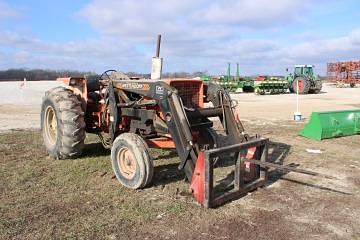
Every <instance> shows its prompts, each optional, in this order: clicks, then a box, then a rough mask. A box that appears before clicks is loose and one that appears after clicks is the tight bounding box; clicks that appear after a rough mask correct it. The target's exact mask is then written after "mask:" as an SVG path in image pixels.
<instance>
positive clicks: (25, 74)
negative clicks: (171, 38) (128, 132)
mask: <svg viewBox="0 0 360 240" xmlns="http://www.w3.org/2000/svg"><path fill="white" fill-rule="evenodd" d="M125 74H126V75H128V76H129V77H138V78H150V74H148V73H137V72H126V73H125ZM203 74H206V72H205V71H204V72H202V71H198V72H193V73H188V72H173V73H163V74H162V77H163V78H193V77H200V76H202V75H203ZM100 75H101V74H98V73H95V72H85V71H71V70H44V69H8V70H3V71H0V81H22V80H23V79H24V78H26V80H27V81H41V80H55V79H56V78H59V77H71V76H72V77H75V76H85V77H86V76H91V77H92V78H94V77H97V76H99V77H100Z"/></svg>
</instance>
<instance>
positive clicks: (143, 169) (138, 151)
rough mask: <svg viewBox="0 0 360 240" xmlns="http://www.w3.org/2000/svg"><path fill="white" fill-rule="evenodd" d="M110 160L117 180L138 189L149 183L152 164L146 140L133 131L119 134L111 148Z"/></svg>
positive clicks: (152, 168) (152, 169)
mask: <svg viewBox="0 0 360 240" xmlns="http://www.w3.org/2000/svg"><path fill="white" fill-rule="evenodd" d="M111 162H112V167H113V170H114V173H115V175H116V178H117V179H118V181H119V182H120V183H121V184H122V185H124V186H125V187H127V188H131V189H140V188H144V187H146V186H148V185H149V184H150V183H151V180H152V177H153V173H154V165H153V160H152V158H151V156H150V153H149V148H148V146H147V144H146V142H145V141H144V140H143V139H142V138H141V137H140V136H139V135H137V134H135V133H123V134H120V135H119V136H118V137H117V138H116V139H115V141H114V142H113V146H112V148H111Z"/></svg>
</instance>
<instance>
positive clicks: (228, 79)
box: [219, 63, 254, 92]
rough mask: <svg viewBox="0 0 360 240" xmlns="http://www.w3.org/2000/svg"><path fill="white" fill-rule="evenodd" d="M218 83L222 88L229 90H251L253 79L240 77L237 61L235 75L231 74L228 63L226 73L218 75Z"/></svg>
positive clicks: (252, 88) (252, 89)
mask: <svg viewBox="0 0 360 240" xmlns="http://www.w3.org/2000/svg"><path fill="white" fill-rule="evenodd" d="M219 83H220V86H221V87H222V88H224V89H225V90H227V91H229V92H253V91H254V80H253V79H251V78H248V77H240V73H239V63H236V75H235V77H232V76H231V73H230V63H228V65H227V70H226V75H224V76H220V78H219Z"/></svg>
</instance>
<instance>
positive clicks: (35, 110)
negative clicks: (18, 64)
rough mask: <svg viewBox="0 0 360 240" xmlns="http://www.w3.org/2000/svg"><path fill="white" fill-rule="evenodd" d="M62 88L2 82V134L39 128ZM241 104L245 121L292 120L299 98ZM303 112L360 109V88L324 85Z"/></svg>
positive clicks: (249, 98) (244, 99)
mask: <svg viewBox="0 0 360 240" xmlns="http://www.w3.org/2000/svg"><path fill="white" fill-rule="evenodd" d="M59 85H62V83H61V82H57V81H41V82H27V83H26V85H25V86H24V87H21V82H0V86H1V89H2V92H3V94H2V96H1V98H0V132H4V131H9V130H14V129H38V128H39V125H40V123H39V114H40V105H41V99H42V96H43V95H44V92H45V91H46V90H48V89H51V88H53V87H56V86H59ZM232 97H233V98H234V99H236V100H238V101H239V106H240V109H241V115H242V116H241V117H242V119H243V120H251V121H262V120H265V122H267V121H268V122H272V121H278V120H280V121H281V120H291V118H292V117H293V114H294V112H295V111H296V95H295V94H282V95H263V96H256V95H254V94H253V93H239V94H232ZM299 102H300V104H299V106H300V112H301V113H302V114H303V116H304V118H307V117H309V116H310V114H311V112H313V111H330V110H342V109H353V108H360V88H336V87H334V86H331V85H329V84H324V87H323V91H322V92H321V93H320V94H316V95H314V94H311V95H302V96H299Z"/></svg>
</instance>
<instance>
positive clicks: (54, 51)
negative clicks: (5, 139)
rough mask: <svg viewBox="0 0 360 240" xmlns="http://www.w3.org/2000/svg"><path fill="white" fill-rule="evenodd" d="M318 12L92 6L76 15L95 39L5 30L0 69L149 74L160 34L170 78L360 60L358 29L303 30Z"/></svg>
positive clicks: (271, 4)
mask: <svg viewBox="0 0 360 240" xmlns="http://www.w3.org/2000/svg"><path fill="white" fill-rule="evenodd" d="M322 2H324V1H322ZM1 3H3V2H2V1H1V0H0V6H1ZM312 4H315V3H313V2H310V1H309V0H304V1H300V0H277V1H266V0H252V1H251V0H227V1H226V0H218V1H206V0H191V1H190V0H183V1H166V0H153V1H150V0H138V1H132V0H122V1H116V0H101V1H100V0H93V1H91V2H89V3H88V4H86V5H85V6H84V7H83V8H81V9H80V10H79V11H78V12H77V13H76V14H75V15H76V17H79V16H80V17H81V19H83V20H84V21H85V22H86V23H88V24H89V25H90V26H91V27H92V28H93V29H94V30H95V32H96V33H97V34H96V35H97V37H92V38H84V39H79V40H76V41H65V42H61V41H45V40H42V39H39V38H37V37H35V36H32V35H24V34H19V33H17V32H14V31H9V30H7V31H6V30H0V51H2V53H1V55H0V68H7V67H31V68H32V67H34V68H54V69H64V68H68V69H79V70H96V71H98V72H101V71H103V70H106V69H109V68H115V69H117V68H118V69H120V70H123V71H140V72H148V71H149V70H150V61H151V60H150V59H151V57H152V56H153V55H154V54H155V41H156V35H157V34H158V33H162V34H163V39H162V48H161V55H162V57H164V70H165V71H198V70H208V71H209V72H210V73H212V74H219V73H224V72H225V68H226V63H227V62H233V63H235V62H239V63H240V66H241V69H242V70H243V71H242V73H243V74H256V73H258V74H281V73H284V69H285V68H286V67H291V66H292V65H294V64H300V63H311V64H315V65H319V66H320V67H318V68H317V69H319V70H320V73H325V63H326V62H328V61H335V60H347V59H353V58H354V57H356V56H360V51H359V47H360V29H354V30H353V31H350V32H348V33H345V34H343V35H342V36H337V37H331V38H326V37H324V36H326V34H323V32H321V31H319V32H317V31H316V28H314V29H312V28H307V27H306V26H308V25H307V24H305V26H304V22H305V23H306V21H309V19H310V18H309V17H311V9H312V8H313V7H315V8H317V6H313V5H312ZM317 4H319V3H318V2H317ZM294 9H295V10H296V11H294ZM0 14H1V13H0ZM308 18H309V19H308ZM77 19H78V18H77ZM310 20H311V19H310ZM304 29H306V30H304ZM289 30H291V31H289ZM314 32H315V33H317V34H316V36H314V35H315V34H313V33H314ZM9 49H10V50H9ZM1 59H2V60H1Z"/></svg>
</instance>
